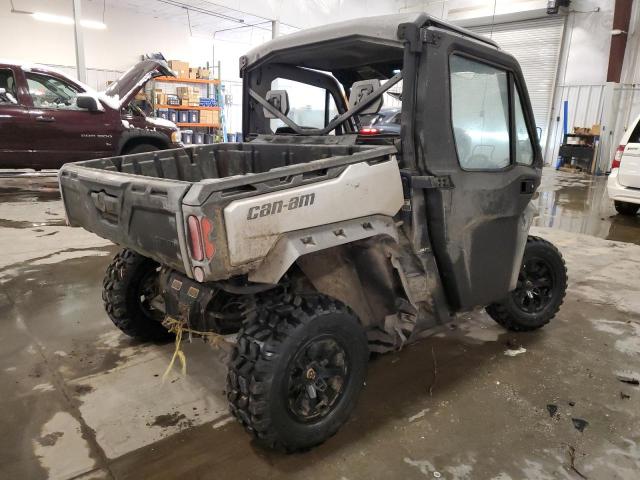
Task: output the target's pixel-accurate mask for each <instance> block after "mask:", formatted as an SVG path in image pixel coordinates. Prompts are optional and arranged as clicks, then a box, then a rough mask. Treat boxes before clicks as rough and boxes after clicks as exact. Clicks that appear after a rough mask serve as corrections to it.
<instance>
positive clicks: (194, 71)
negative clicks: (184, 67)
mask: <svg viewBox="0 0 640 480" xmlns="http://www.w3.org/2000/svg"><path fill="white" fill-rule="evenodd" d="M189 78H192V79H194V80H195V79H196V78H198V69H197V68H190V69H189Z"/></svg>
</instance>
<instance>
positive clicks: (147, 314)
mask: <svg viewBox="0 0 640 480" xmlns="http://www.w3.org/2000/svg"><path fill="white" fill-rule="evenodd" d="M159 268H160V266H159V265H158V263H156V262H155V261H153V260H151V259H150V258H147V257H143V256H142V255H139V254H138V253H136V252H134V251H133V250H129V249H124V250H122V251H121V252H120V253H118V254H117V255H116V256H115V257H114V258H113V260H112V261H111V263H110V264H109V266H108V267H107V272H106V275H105V277H104V281H103V282H102V299H103V300H104V308H105V310H106V311H107V315H109V318H111V320H112V321H113V323H114V324H115V326H116V327H118V328H119V329H120V330H122V331H123V332H124V333H125V334H127V335H128V336H130V337H133V338H136V339H138V340H153V341H164V340H170V339H172V338H173V337H174V335H173V334H172V333H169V332H168V331H167V329H166V328H164V327H163V326H162V324H161V321H162V320H163V314H162V312H161V311H159V310H156V309H154V308H153V307H152V306H151V300H152V299H153V298H154V297H156V296H157V295H158V293H159V292H158V270H159Z"/></svg>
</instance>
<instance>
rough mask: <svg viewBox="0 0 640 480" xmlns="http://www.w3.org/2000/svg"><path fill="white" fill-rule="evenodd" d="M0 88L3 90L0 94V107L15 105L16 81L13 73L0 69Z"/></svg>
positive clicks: (6, 69)
mask: <svg viewBox="0 0 640 480" xmlns="http://www.w3.org/2000/svg"><path fill="white" fill-rule="evenodd" d="M0 88H2V89H4V93H2V94H0V105H15V104H16V103H18V101H17V98H18V92H17V91H16V80H15V78H14V76H13V72H12V71H11V70H10V69H8V68H3V69H0Z"/></svg>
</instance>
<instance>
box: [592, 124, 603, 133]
mask: <svg viewBox="0 0 640 480" xmlns="http://www.w3.org/2000/svg"><path fill="white" fill-rule="evenodd" d="M601 134H602V127H601V126H600V125H598V124H597V123H596V124H594V125H592V126H591V135H597V136H600V135H601Z"/></svg>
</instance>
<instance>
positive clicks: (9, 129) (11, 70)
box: [0, 66, 33, 168]
mask: <svg viewBox="0 0 640 480" xmlns="http://www.w3.org/2000/svg"><path fill="white" fill-rule="evenodd" d="M20 73H21V71H20V70H19V69H17V68H16V67H13V66H2V67H0V88H1V89H3V90H4V93H0V168H30V167H31V161H32V158H31V152H30V145H29V141H28V138H29V137H30V134H31V126H32V125H33V122H32V121H31V118H30V116H29V108H28V106H26V105H25V104H24V103H25V92H24V91H23V89H21V88H19V87H20V80H21V78H22V77H21V76H20Z"/></svg>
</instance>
